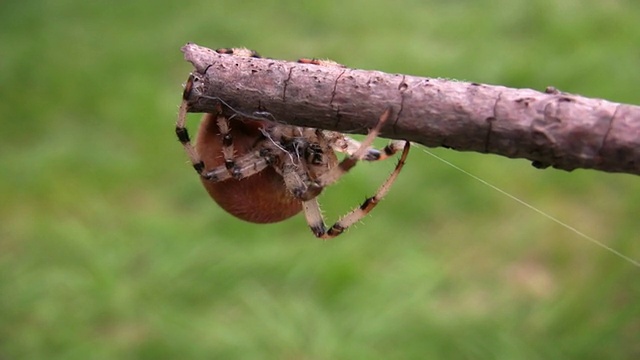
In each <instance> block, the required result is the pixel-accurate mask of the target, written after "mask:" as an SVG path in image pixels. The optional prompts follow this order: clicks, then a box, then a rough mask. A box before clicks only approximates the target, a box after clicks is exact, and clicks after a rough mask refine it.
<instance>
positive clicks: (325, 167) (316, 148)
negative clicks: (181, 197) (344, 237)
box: [176, 49, 410, 239]
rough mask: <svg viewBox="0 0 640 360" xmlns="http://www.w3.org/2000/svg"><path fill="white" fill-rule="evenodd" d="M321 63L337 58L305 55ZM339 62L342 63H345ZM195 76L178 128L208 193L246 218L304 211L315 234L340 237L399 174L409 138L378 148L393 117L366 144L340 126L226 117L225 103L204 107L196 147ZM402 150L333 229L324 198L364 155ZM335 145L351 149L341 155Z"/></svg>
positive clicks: (272, 218) (243, 52)
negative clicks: (210, 109)
mask: <svg viewBox="0 0 640 360" xmlns="http://www.w3.org/2000/svg"><path fill="white" fill-rule="evenodd" d="M217 51H218V53H221V54H231V55H235V56H252V57H257V56H258V55H257V53H256V52H255V51H250V50H247V49H219V50H217ZM299 61H300V62H303V63H310V64H316V65H320V66H334V65H338V64H335V63H333V62H331V61H328V60H315V59H313V60H308V59H302V60H299ZM338 66H340V65H338ZM193 81H194V77H193V75H191V76H190V77H189V79H188V81H187V83H186V85H185V89H184V93H183V100H182V104H181V106H180V111H179V115H178V121H177V123H176V135H177V137H178V140H179V141H180V142H181V143H182V145H183V147H184V149H185V151H186V153H187V155H188V157H189V159H190V161H191V163H192V165H193V167H194V169H195V170H196V172H197V173H198V174H199V175H200V179H201V181H202V184H203V185H204V187H205V189H206V190H207V192H208V193H209V195H210V196H211V197H212V198H213V200H214V201H215V202H217V203H218V205H220V207H222V208H223V209H224V210H226V211H227V212H229V213H230V214H232V215H234V216H236V217H237V218H240V219H242V220H245V221H249V222H253V223H272V222H278V221H282V220H285V219H287V218H290V217H292V216H293V215H296V214H298V213H299V212H300V211H304V215H305V218H306V221H307V224H308V225H309V227H310V229H311V231H312V232H313V234H314V235H315V236H316V237H318V238H322V239H329V238H334V237H336V236H338V235H340V234H342V233H343V231H344V230H346V229H347V228H348V227H350V226H351V225H353V224H354V223H356V222H358V221H359V220H360V219H362V218H363V217H364V216H366V215H367V214H368V213H369V212H370V211H371V210H372V209H373V208H374V207H375V206H376V205H377V204H378V202H379V201H380V200H381V199H382V197H384V196H385V194H386V193H387V192H388V191H389V188H390V187H391V185H392V184H393V182H394V181H395V180H396V178H397V176H398V174H399V173H400V171H401V169H402V167H403V166H404V164H405V160H406V158H407V155H408V153H409V147H410V143H409V142H408V141H398V140H395V141H391V142H390V143H389V144H388V145H387V146H385V147H384V149H383V150H382V151H379V150H376V149H374V148H372V147H371V145H372V143H373V140H374V139H375V138H376V137H377V136H378V134H379V132H380V129H381V128H382V126H383V125H384V124H385V122H386V120H387V118H388V117H389V113H390V109H387V110H386V111H385V112H384V113H383V114H382V115H381V116H380V119H379V121H378V123H377V125H376V127H375V128H373V129H371V130H370V131H369V134H368V135H367V137H366V138H365V139H364V140H363V141H362V143H360V142H358V141H356V140H354V139H351V138H350V137H348V136H346V135H344V134H342V133H339V132H335V131H327V130H321V129H314V128H306V127H298V126H291V125H285V124H282V123H279V122H274V121H269V120H262V119H260V120H257V119H255V118H249V117H247V116H243V115H242V114H240V113H235V114H234V115H232V116H230V117H227V116H225V115H224V114H223V111H222V110H223V108H222V103H219V104H218V106H217V109H216V112H215V113H208V114H205V115H204V117H203V119H202V122H201V124H200V127H199V130H198V133H197V138H196V145H195V147H194V146H193V145H192V144H191V142H190V139H189V134H188V132H187V129H186V127H185V126H186V117H187V110H188V107H189V104H188V99H189V95H190V93H191V90H192V88H193ZM400 149H402V155H401V156H400V159H399V161H398V163H397V165H396V167H395V169H394V171H393V172H392V173H391V174H390V175H389V177H388V178H387V179H386V180H385V182H384V183H383V184H382V185H381V186H380V188H379V189H378V191H377V192H376V194H375V195H373V196H371V197H369V198H367V199H366V200H365V201H364V202H363V203H362V204H361V205H360V206H359V207H357V208H355V209H353V210H351V211H350V212H349V213H347V214H346V215H345V216H343V217H341V218H340V219H339V220H338V221H337V222H336V223H335V224H333V226H331V227H329V228H327V226H326V225H325V221H324V218H323V216H322V214H321V211H320V206H319V204H318V200H317V197H318V195H320V193H321V192H322V190H323V189H324V188H326V187H327V186H330V185H332V184H334V183H335V182H336V181H338V180H339V179H340V178H341V177H342V176H343V175H344V174H346V173H347V172H348V171H349V170H350V169H351V168H352V167H354V166H355V165H356V163H357V162H358V161H360V160H365V161H377V160H383V159H386V158H389V157H391V156H392V155H394V154H395V153H397V152H398V151H399V150H400ZM335 151H339V152H343V153H346V156H345V158H344V159H343V160H341V161H338V157H337V156H336V153H335Z"/></svg>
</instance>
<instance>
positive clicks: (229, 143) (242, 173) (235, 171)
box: [176, 75, 266, 181]
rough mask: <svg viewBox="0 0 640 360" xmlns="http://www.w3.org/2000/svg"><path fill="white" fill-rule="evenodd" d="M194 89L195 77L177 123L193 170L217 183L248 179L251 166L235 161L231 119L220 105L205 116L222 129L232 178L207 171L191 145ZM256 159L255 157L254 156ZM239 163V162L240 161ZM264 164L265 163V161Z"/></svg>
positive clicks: (185, 92)
mask: <svg viewBox="0 0 640 360" xmlns="http://www.w3.org/2000/svg"><path fill="white" fill-rule="evenodd" d="M192 88H193V75H190V76H189V79H188V80H187V83H186V85H185V88H184V92H183V95H182V103H181V104H180V110H179V111H178V121H177V122H176V136H177V137H178V140H179V141H180V143H182V146H183V147H184V150H185V152H186V153H187V155H188V156H189V160H190V161H191V164H192V166H193V168H194V169H195V170H196V172H197V173H198V174H199V175H200V176H202V177H204V178H207V179H220V180H216V181H223V180H226V179H228V178H229V177H233V178H235V179H241V178H244V177H247V176H249V175H247V173H249V172H250V170H248V169H250V168H251V166H247V165H242V166H241V165H239V164H237V161H236V160H235V159H234V155H235V152H234V148H233V137H232V136H231V133H230V126H229V119H228V118H227V117H226V116H224V115H222V107H221V105H218V109H217V112H216V114H215V115H214V114H206V115H205V116H215V117H216V124H217V125H218V128H219V129H220V136H221V137H222V156H223V158H224V168H225V169H226V171H227V172H228V173H229V175H230V176H226V175H222V174H221V171H220V170H219V169H214V170H211V171H208V172H207V171H205V164H204V162H203V161H202V159H201V158H200V155H199V154H198V152H197V151H196V149H195V147H194V146H193V145H192V144H191V139H190V137H189V132H188V130H187V127H186V122H187V110H188V108H189V102H188V98H189V94H190V93H191V90H192ZM252 158H255V156H252ZM238 161H239V160H238ZM263 162H264V161H263ZM256 166H257V167H261V169H264V168H265V167H266V165H264V166H263V165H261V164H260V162H259V161H258V163H256ZM256 172H257V171H253V172H252V173H251V174H254V173H256Z"/></svg>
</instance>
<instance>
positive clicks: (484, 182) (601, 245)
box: [423, 149, 640, 268]
mask: <svg viewBox="0 0 640 360" xmlns="http://www.w3.org/2000/svg"><path fill="white" fill-rule="evenodd" d="M423 151H424V152H425V153H427V154H429V155H431V156H433V157H434V158H436V159H438V160H439V161H441V162H443V163H445V164H447V165H449V166H451V167H452V168H454V169H456V170H458V171H460V172H461V173H463V174H465V175H467V176H469V177H471V178H472V179H474V180H476V181H478V182H480V183H481V184H483V185H485V186H488V187H490V188H491V189H493V190H495V191H497V192H499V193H501V194H502V195H505V196H506V197H508V198H510V199H512V200H514V201H516V202H518V203H520V204H521V205H523V206H525V207H527V208H529V209H530V210H533V211H535V212H536V213H538V214H540V215H542V216H544V217H546V218H547V219H549V220H551V221H553V222H555V223H556V224H558V225H560V226H562V227H564V228H565V229H567V230H569V231H571V232H573V233H575V234H577V235H578V236H580V237H582V238H583V239H586V240H588V241H590V242H591V243H593V244H595V245H597V246H599V247H601V248H603V249H605V250H607V251H609V252H611V253H613V254H615V255H616V256H618V257H620V258H622V259H624V260H626V261H628V262H630V263H631V264H633V265H634V266H636V267H639V268H640V262H639V261H637V260H634V259H632V258H630V257H628V256H626V255H624V254H622V253H621V252H619V251H618V250H616V249H614V248H612V247H610V246H608V245H606V244H604V243H603V242H601V241H598V240H596V239H595V238H593V237H591V236H589V235H587V234H585V233H583V232H582V231H580V230H578V229H576V228H575V227H573V226H571V225H569V224H567V223H565V222H563V221H561V220H559V219H557V218H555V217H553V216H552V215H549V214H547V213H546V212H544V211H542V210H540V209H538V208H536V207H534V206H533V205H530V204H529V203H527V202H525V201H524V200H521V199H519V198H517V197H515V196H514V195H511V194H509V193H508V192H506V191H504V190H502V189H500V188H498V187H497V186H495V185H493V184H491V183H489V182H487V181H486V180H483V179H481V178H479V177H477V176H475V175H473V174H471V173H470V172H468V171H466V170H464V169H462V168H460V167H459V166H456V165H454V164H452V163H451V162H449V161H447V160H445V159H443V158H441V157H440V156H438V155H436V154H434V153H432V152H431V151H429V150H427V149H423Z"/></svg>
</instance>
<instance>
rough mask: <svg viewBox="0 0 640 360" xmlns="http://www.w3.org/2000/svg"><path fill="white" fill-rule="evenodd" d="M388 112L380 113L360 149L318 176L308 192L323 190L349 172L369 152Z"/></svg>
mask: <svg viewBox="0 0 640 360" xmlns="http://www.w3.org/2000/svg"><path fill="white" fill-rule="evenodd" d="M390 112H391V109H387V110H385V112H384V113H382V115H381V116H380V119H379V120H378V124H376V126H375V127H374V128H373V129H371V131H369V134H368V135H367V137H366V138H365V139H364V140H363V141H362V143H361V144H360V147H358V149H356V151H354V152H353V153H352V154H350V155H349V156H347V157H345V158H344V159H343V160H342V161H341V162H340V163H339V164H338V166H336V167H334V168H332V169H331V170H330V171H329V172H327V173H326V174H323V175H322V176H320V177H319V178H318V179H317V181H316V184H314V185H313V186H310V187H309V188H310V190H313V188H315V187H319V188H324V187H326V186H329V185H331V184H333V183H335V182H336V181H338V179H340V178H341V177H342V176H343V175H344V174H346V173H347V172H348V171H349V170H351V168H352V167H354V166H355V165H356V164H357V163H358V161H360V160H362V159H364V158H365V156H366V155H367V153H368V151H369V148H370V147H371V144H372V143H373V140H374V139H375V138H376V137H377V136H378V134H379V133H380V130H381V129H382V126H383V125H384V124H385V122H386V121H387V119H388V118H389V113H390Z"/></svg>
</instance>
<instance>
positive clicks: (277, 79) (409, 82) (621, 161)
mask: <svg viewBox="0 0 640 360" xmlns="http://www.w3.org/2000/svg"><path fill="white" fill-rule="evenodd" d="M182 51H183V52H184V56H185V59H186V60H188V61H189V62H191V63H192V64H193V66H194V67H195V71H194V72H193V76H194V86H193V89H192V91H191V92H190V93H189V94H188V99H187V100H188V102H189V111H190V112H214V111H215V108H216V105H217V104H219V103H220V101H223V104H224V105H226V110H227V111H230V114H231V113H236V114H238V113H240V114H243V115H244V116H251V117H257V118H266V119H269V120H276V121H278V122H284V123H287V124H291V125H298V126H305V127H313V128H321V129H327V130H335V131H340V132H345V133H361V134H366V133H367V131H368V129H370V128H373V127H374V126H375V124H376V122H377V121H378V118H379V116H380V114H382V113H383V112H384V111H385V109H387V108H389V107H390V108H391V109H392V116H391V118H390V120H389V121H388V124H387V125H386V126H385V127H384V129H383V131H382V135H383V136H384V137H388V138H394V139H405V140H410V141H413V142H416V143H420V144H423V145H425V146H429V147H438V146H442V147H447V148H452V149H456V150H460V151H476V152H480V153H493V154H498V155H502V156H506V157H510V158H525V159H529V160H531V161H533V165H534V166H536V167H540V168H545V167H548V166H552V167H554V168H557V169H562V170H567V171H571V170H573V169H576V168H585V169H596V170H601V171H607V172H624V173H630V174H640V107H638V106H634V105H626V104H618V103H613V102H609V101H606V100H601V99H590V98H586V97H582V96H578V95H573V94H568V93H564V92H559V91H557V90H555V89H553V88H548V89H547V90H546V91H545V92H544V93H542V92H538V91H534V90H531V89H512V88H507V87H503V86H491V85H485V84H478V83H468V82H461V81H452V80H444V79H434V78H424V77H415V76H409V75H401V74H386V73H383V72H379V71H367V70H356V69H350V68H343V67H338V66H318V65H312V64H302V63H295V62H288V61H280V60H272V59H263V58H249V57H239V56H231V55H223V54H218V53H217V52H215V51H213V50H211V49H207V48H205V47H201V46H198V45H195V44H191V43H190V44H187V45H185V46H184V47H183V48H182Z"/></svg>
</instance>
